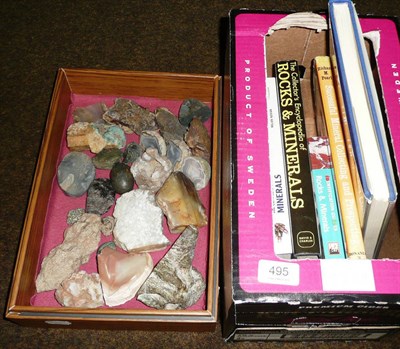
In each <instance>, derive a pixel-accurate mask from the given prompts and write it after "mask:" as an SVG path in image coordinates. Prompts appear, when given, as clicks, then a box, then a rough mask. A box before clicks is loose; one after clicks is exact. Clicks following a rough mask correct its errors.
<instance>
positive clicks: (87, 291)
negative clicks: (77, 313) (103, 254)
mask: <svg viewBox="0 0 400 349" xmlns="http://www.w3.org/2000/svg"><path fill="white" fill-rule="evenodd" d="M55 297H56V299H57V301H58V303H60V304H61V305H63V306H64V307H76V308H97V307H101V306H102V305H104V300H103V293H102V290H101V284H100V278H99V274H97V273H92V274H88V273H86V272H85V271H83V270H82V271H80V272H78V273H74V274H72V275H71V276H70V277H69V278H68V279H65V280H64V281H63V282H62V283H61V285H60V287H59V288H58V289H57V290H56V293H55Z"/></svg>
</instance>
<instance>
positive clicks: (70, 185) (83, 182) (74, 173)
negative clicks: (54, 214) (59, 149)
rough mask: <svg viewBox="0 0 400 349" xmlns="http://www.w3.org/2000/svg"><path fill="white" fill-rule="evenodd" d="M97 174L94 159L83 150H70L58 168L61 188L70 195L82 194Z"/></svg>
mask: <svg viewBox="0 0 400 349" xmlns="http://www.w3.org/2000/svg"><path fill="white" fill-rule="evenodd" d="M95 175H96V169H95V167H94V165H93V163H92V159H91V158H90V157H89V156H88V155H86V154H85V153H81V152H70V153H68V154H67V155H66V156H65V157H64V159H63V160H62V161H61V163H60V165H59V166H58V170H57V180H58V184H59V185H60V188H61V189H62V190H63V191H64V193H65V194H67V195H69V196H75V197H78V196H82V195H83V194H84V193H86V191H87V190H88V188H89V186H90V184H91V183H92V181H93V179H94V177H95Z"/></svg>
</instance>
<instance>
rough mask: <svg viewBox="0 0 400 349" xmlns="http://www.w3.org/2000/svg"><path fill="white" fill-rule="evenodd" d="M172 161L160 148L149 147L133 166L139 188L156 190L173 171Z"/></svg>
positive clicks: (132, 169)
mask: <svg viewBox="0 0 400 349" xmlns="http://www.w3.org/2000/svg"><path fill="white" fill-rule="evenodd" d="M172 169H173V168H172V163H171V161H169V159H168V158H167V157H166V156H160V155H159V154H158V150H157V149H154V148H148V149H147V150H146V151H145V152H144V153H143V155H142V157H140V158H139V159H137V160H136V161H135V162H134V163H133V164H132V166H131V173H132V175H133V177H134V178H135V181H136V183H137V185H138V186H139V188H141V189H147V190H151V191H152V192H156V191H157V190H158V189H160V188H161V186H162V185H163V184H164V182H165V180H166V179H167V178H168V176H169V175H170V174H171V172H172Z"/></svg>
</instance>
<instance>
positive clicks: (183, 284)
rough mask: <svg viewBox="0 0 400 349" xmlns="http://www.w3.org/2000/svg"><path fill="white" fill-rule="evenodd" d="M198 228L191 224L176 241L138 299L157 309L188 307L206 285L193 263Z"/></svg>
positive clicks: (153, 272)
mask: <svg viewBox="0 0 400 349" xmlns="http://www.w3.org/2000/svg"><path fill="white" fill-rule="evenodd" d="M197 236H198V231H197V229H196V228H194V227H192V226H189V227H188V228H187V229H186V230H185V231H184V232H183V233H182V234H181V235H180V236H179V238H178V239H177V240H176V241H175V243H174V245H173V246H172V247H171V249H170V250H169V251H168V252H167V254H166V255H165V256H164V258H162V259H161V260H160V261H159V262H158V264H157V265H156V267H155V268H154V270H153V271H152V273H151V274H150V276H149V277H148V278H147V280H146V281H145V283H144V284H143V285H142V287H141V288H140V290H139V292H138V297H137V298H138V300H139V301H141V302H142V303H144V304H146V305H147V306H149V307H152V308H157V309H186V308H188V307H190V306H191V305H193V304H195V303H196V302H197V301H198V300H199V298H200V297H201V295H202V293H203V292H204V290H205V288H206V284H205V281H204V279H203V277H202V275H201V274H200V272H199V271H198V270H197V269H195V268H194V267H193V266H192V262H193V257H194V251H195V247H196V243H197Z"/></svg>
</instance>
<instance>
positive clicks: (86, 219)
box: [36, 213, 102, 292]
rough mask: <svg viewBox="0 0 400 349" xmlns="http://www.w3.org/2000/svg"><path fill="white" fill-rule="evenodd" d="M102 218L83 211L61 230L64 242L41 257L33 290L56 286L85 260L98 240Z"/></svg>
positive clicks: (94, 248)
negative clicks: (73, 221)
mask: <svg viewBox="0 0 400 349" xmlns="http://www.w3.org/2000/svg"><path fill="white" fill-rule="evenodd" d="M101 230H102V221H101V218H100V216H98V215H96V214H91V213H85V214H83V215H82V217H81V219H80V220H79V221H78V222H76V223H74V224H73V225H71V226H69V227H68V228H67V229H66V230H65V232H64V241H63V242H62V243H61V244H60V245H58V246H56V247H54V248H53V249H52V250H51V251H50V252H49V254H48V255H47V256H46V257H45V258H44V259H43V261H42V264H41V269H40V272H39V275H38V277H37V278H36V290H37V292H43V291H50V290H54V289H57V288H58V287H59V286H60V284H61V282H63V281H64V280H65V279H66V278H68V277H69V276H70V275H71V274H72V273H75V272H77V271H78V270H79V267H80V266H81V265H82V264H85V263H87V262H88V261H89V257H90V255H91V254H92V252H94V251H96V249H97V247H98V244H99V242H100V236H101V233H100V231H101Z"/></svg>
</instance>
